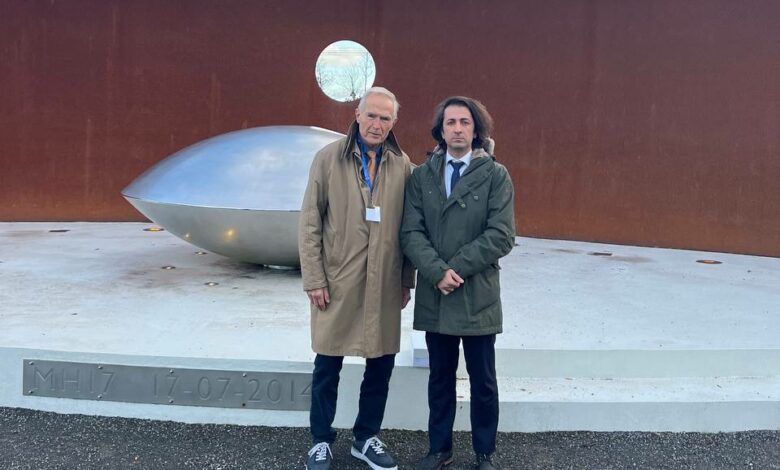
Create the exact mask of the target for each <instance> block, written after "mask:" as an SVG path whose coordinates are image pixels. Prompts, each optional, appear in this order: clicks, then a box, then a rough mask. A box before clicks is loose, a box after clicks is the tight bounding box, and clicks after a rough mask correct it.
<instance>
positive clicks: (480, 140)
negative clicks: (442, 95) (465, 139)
mask: <svg viewBox="0 0 780 470" xmlns="http://www.w3.org/2000/svg"><path fill="white" fill-rule="evenodd" d="M452 105H455V106H463V107H465V108H468V110H469V111H470V112H471V118H472V119H473V120H474V140H472V141H471V148H480V147H483V146H484V144H485V141H486V140H487V139H488V138H489V137H490V133H491V132H492V131H493V117H492V116H491V115H490V113H488V110H487V109H486V108H485V105H484V104H482V103H480V102H479V101H477V100H475V99H474V98H468V97H466V96H450V97H449V98H447V99H446V100H444V101H442V102H441V103H439V105H438V106H436V111H435V112H434V115H433V128H432V129H431V136H433V140H435V141H436V142H438V144H439V147H441V148H443V149H446V148H447V143H446V142H444V138H443V137H442V136H441V131H442V128H443V127H444V110H445V109H447V107H448V106H452Z"/></svg>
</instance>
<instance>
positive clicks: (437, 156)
mask: <svg viewBox="0 0 780 470" xmlns="http://www.w3.org/2000/svg"><path fill="white" fill-rule="evenodd" d="M446 157H447V151H446V150H444V149H442V148H440V147H438V146H437V147H436V148H435V149H433V152H432V153H431V154H430V156H429V157H428V161H427V162H426V163H425V164H426V165H427V166H428V167H429V168H430V170H431V175H432V177H433V179H434V181H435V183H436V185H437V186H438V187H439V191H440V192H441V194H442V196H444V179H443V175H444V165H445V162H446V160H447V158H446ZM495 160H496V157H494V156H493V155H491V154H489V153H488V152H486V151H485V149H483V148H476V149H473V150H472V153H471V164H470V165H469V166H468V168H466V171H465V172H463V176H461V178H462V179H461V180H460V183H458V186H457V187H456V188H455V190H454V191H453V192H452V194H451V195H450V197H448V198H447V200H446V202H445V203H444V206H443V207H442V210H446V209H447V208H448V207H450V206H452V205H453V204H455V203H457V204H459V205H461V206H462V205H463V204H465V202H464V201H463V199H462V198H463V195H465V194H468V193H469V192H471V191H473V190H474V189H475V188H476V187H477V186H479V185H480V184H482V182H483V181H484V180H485V178H488V177H489V176H490V174H491V173H492V168H491V167H492V166H494V165H489V166H486V165H487V164H488V163H492V162H495ZM482 170H486V171H482ZM478 171H479V172H480V174H476V173H477V172H478Z"/></svg>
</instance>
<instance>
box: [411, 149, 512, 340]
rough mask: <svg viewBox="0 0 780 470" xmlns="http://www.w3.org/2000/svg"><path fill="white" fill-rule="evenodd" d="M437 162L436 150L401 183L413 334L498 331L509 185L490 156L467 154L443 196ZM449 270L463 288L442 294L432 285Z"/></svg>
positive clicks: (440, 156) (508, 243) (441, 158)
mask: <svg viewBox="0 0 780 470" xmlns="http://www.w3.org/2000/svg"><path fill="white" fill-rule="evenodd" d="M489 145H490V146H491V147H492V141H490V142H489ZM445 161H446V151H445V150H443V149H440V148H437V149H436V150H434V152H433V154H432V155H431V156H430V157H429V158H428V161H427V162H426V163H424V164H423V165H421V166H419V167H417V168H416V169H415V170H414V172H413V173H412V176H411V178H410V179H409V182H408V183H407V186H406V194H405V202H404V217H403V222H402V225H401V247H402V248H403V251H404V254H405V255H406V256H407V257H408V258H409V259H410V260H411V261H412V263H413V264H414V265H415V266H416V267H417V270H418V274H417V288H416V292H415V303H414V329H415V330H422V331H430V332H435V333H441V334H447V335H458V336H474V335H488V334H496V333H501V331H502V311H501V297H500V284H499V269H500V268H499V265H498V260H499V258H501V257H502V256H504V255H506V254H507V253H509V252H510V251H511V250H512V248H513V247H514V237H515V223H514V207H513V204H514V190H513V187H512V180H511V179H510V177H509V173H508V172H507V170H506V168H505V167H504V166H503V165H501V164H499V163H497V162H496V161H495V157H494V156H493V155H491V154H489V153H488V152H486V151H485V150H484V149H482V148H479V149H474V150H473V151H472V160H471V163H470V164H469V166H468V167H467V169H466V170H465V171H464V173H463V175H462V176H461V178H460V181H459V182H458V184H457V186H456V187H455V190H454V191H453V192H452V194H451V195H450V197H449V198H448V197H447V196H446V193H445V189H444V177H443V175H444V165H445ZM450 268H451V269H453V270H454V271H455V272H456V273H458V275H460V277H462V278H463V279H464V283H463V285H461V286H460V287H459V288H457V289H455V290H454V291H453V292H451V293H450V294H448V295H443V294H441V292H440V291H439V289H437V288H436V284H437V283H438V282H439V281H440V280H441V279H442V277H443V276H444V273H445V272H446V271H447V269H450Z"/></svg>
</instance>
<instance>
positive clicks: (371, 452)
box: [350, 436, 398, 470]
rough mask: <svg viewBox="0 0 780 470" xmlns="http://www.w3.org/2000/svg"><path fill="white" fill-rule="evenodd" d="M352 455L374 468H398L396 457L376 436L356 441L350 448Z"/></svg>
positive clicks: (385, 469)
mask: <svg viewBox="0 0 780 470" xmlns="http://www.w3.org/2000/svg"><path fill="white" fill-rule="evenodd" d="M350 452H351V453H352V457H355V458H356V459H360V460H362V461H363V462H365V463H367V464H368V466H369V467H371V468H373V469H374V470H398V465H396V463H395V459H394V458H393V457H391V456H390V454H388V453H387V450H385V444H384V443H383V442H382V441H380V440H379V438H377V437H376V436H374V437H369V438H368V439H366V440H365V441H355V442H354V443H353V444H352V448H351V449H350Z"/></svg>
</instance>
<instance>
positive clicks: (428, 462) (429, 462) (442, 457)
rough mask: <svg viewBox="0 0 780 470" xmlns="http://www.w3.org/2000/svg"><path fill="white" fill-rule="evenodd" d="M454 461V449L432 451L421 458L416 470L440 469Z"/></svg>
mask: <svg viewBox="0 0 780 470" xmlns="http://www.w3.org/2000/svg"><path fill="white" fill-rule="evenodd" d="M451 463H452V451H451V450H449V451H446V452H431V453H429V454H428V455H426V456H425V458H424V459H422V460H420V462H419V463H418V464H417V466H416V467H414V468H415V470H439V469H441V468H445V467H447V466H449V465H450V464H451Z"/></svg>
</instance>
